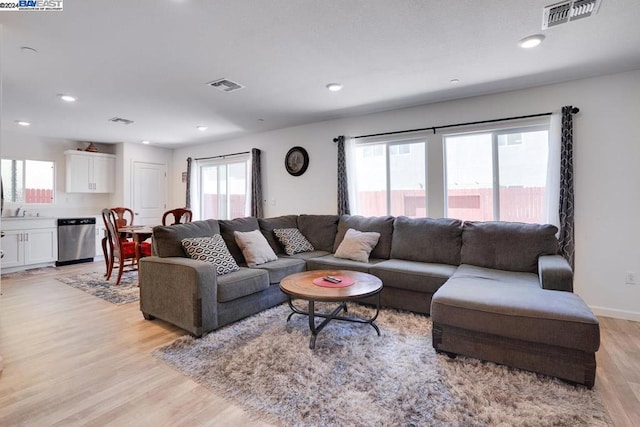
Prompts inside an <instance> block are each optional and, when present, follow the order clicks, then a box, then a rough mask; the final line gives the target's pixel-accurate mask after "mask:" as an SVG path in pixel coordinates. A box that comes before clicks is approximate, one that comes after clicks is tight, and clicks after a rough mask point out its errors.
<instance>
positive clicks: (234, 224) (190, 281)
mask: <svg viewBox="0 0 640 427" xmlns="http://www.w3.org/2000/svg"><path fill="white" fill-rule="evenodd" d="M291 228H293V229H298V230H299V231H300V232H301V233H302V235H303V236H304V237H305V238H306V240H308V242H309V243H310V244H311V245H312V246H313V249H314V250H312V251H311V250H309V251H305V252H300V253H293V254H290V255H287V254H286V253H285V250H284V247H283V246H282V244H281V243H280V242H279V240H278V238H276V236H275V234H274V230H277V229H291ZM349 229H353V230H358V231H360V232H375V233H378V234H379V239H378V241H377V244H376V245H375V247H373V249H372V250H371V252H370V257H369V259H368V261H367V262H364V261H355V260H353V259H345V258H342V257H337V256H336V251H337V250H338V248H339V247H340V245H341V243H342V242H343V240H344V239H345V235H346V234H347V231H348V230H349ZM254 230H260V232H261V233H262V234H263V235H264V237H265V239H266V241H267V242H268V243H269V246H270V247H271V248H272V249H273V252H274V253H275V254H276V255H277V259H275V260H273V261H270V262H265V263H262V264H260V265H252V266H249V265H248V264H247V261H246V259H245V257H244V256H243V252H242V249H241V248H240V247H239V245H238V244H237V242H236V240H235V237H234V236H235V232H236V231H237V232H250V231H254ZM556 231H557V229H556V228H555V227H554V226H551V225H539V224H521V223H509V222H465V223H462V222H461V221H459V220H456V219H430V218H417V219H415V218H407V217H391V216H385V217H362V216H349V215H342V216H337V215H286V216H280V217H276V218H266V219H256V218H252V217H248V218H238V219H234V220H212V219H209V220H204V221H195V222H192V223H187V224H178V225H173V226H159V227H155V228H154V234H153V256H151V257H146V258H143V259H142V260H141V262H140V272H139V274H140V282H141V288H140V308H141V311H142V312H143V315H144V317H145V318H147V319H153V318H154V317H157V318H159V319H162V320H165V321H168V322H170V323H172V324H175V325H177V326H179V327H181V328H183V329H185V330H187V331H188V332H190V333H191V334H193V335H195V336H201V335H202V334H204V333H206V332H209V331H212V330H215V329H217V328H219V327H221V326H224V325H226V324H228V323H231V322H234V321H236V320H239V319H241V318H244V317H247V316H250V315H252V314H254V313H257V312H259V311H262V310H264V309H267V308H269V307H273V306H276V305H278V304H280V303H282V302H284V301H286V299H287V297H286V295H284V294H283V293H282V292H281V291H280V289H279V286H278V285H279V282H280V280H282V278H284V277H286V276H288V275H290V274H293V273H297V272H301V271H305V270H318V269H346V270H356V271H362V272H366V273H370V274H373V275H375V276H377V277H380V278H381V279H382V281H383V284H384V288H383V291H382V293H381V304H382V305H383V306H386V307H391V308H396V309H402V310H409V311H413V312H418V313H423V314H430V315H431V317H432V321H433V346H434V348H435V349H436V350H437V351H440V352H445V353H447V354H449V355H455V354H461V355H467V356H472V357H476V358H479V359H483V360H488V361H493V362H497V363H502V364H506V365H509V366H514V367H518V368H522V369H527V370H531V371H535V372H539V373H543V374H548V375H552V376H556V377H559V378H562V379H565V380H568V381H572V382H575V383H581V384H585V385H587V386H588V387H591V386H593V382H594V378H595V352H596V351H597V349H598V347H599V343H600V337H599V325H598V320H597V318H596V317H595V316H594V315H593V313H591V310H590V309H589V308H588V306H587V305H586V304H585V303H584V302H583V301H582V300H581V299H580V297H579V296H577V295H575V294H573V293H572V290H573V274H572V271H571V268H570V267H569V265H568V263H567V262H566V261H565V260H564V259H563V258H562V257H561V256H559V255H557V252H558V243H557V240H556V238H555V233H556ZM214 234H219V235H221V236H222V239H223V240H224V243H225V244H226V246H227V248H228V250H229V252H230V254H231V256H232V257H233V258H234V260H235V261H236V262H237V264H238V265H239V266H240V268H239V270H238V271H234V272H231V273H229V274H224V275H217V274H216V268H215V265H213V264H211V263H207V262H203V261H198V260H194V259H191V258H190V257H189V256H188V255H187V253H186V252H185V250H184V249H183V246H182V244H181V242H182V239H185V238H194V237H207V236H212V235H214ZM364 302H366V301H364Z"/></svg>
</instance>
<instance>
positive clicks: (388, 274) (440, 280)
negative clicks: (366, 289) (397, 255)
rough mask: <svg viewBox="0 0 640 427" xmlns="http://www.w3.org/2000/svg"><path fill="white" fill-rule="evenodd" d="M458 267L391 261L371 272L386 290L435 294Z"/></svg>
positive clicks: (373, 268)
mask: <svg viewBox="0 0 640 427" xmlns="http://www.w3.org/2000/svg"><path fill="white" fill-rule="evenodd" d="M455 271H456V266H454V265H448V264H431V263H425V262H416V261H406V260H401V259H389V260H386V261H382V262H381V263H379V264H376V265H374V266H372V267H371V269H370V270H369V272H370V273H371V274H373V275H375V276H377V277H379V278H380V279H381V280H382V283H384V287H385V288H389V287H391V288H398V289H406V290H409V291H416V292H426V293H431V294H432V293H434V292H435V291H437V290H438V289H439V288H440V286H442V285H443V284H444V283H445V282H446V281H447V280H449V278H450V277H451V276H452V275H453V274H454V273H455Z"/></svg>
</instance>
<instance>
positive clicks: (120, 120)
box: [109, 117, 133, 125]
mask: <svg viewBox="0 0 640 427" xmlns="http://www.w3.org/2000/svg"><path fill="white" fill-rule="evenodd" d="M109 121H110V122H113V123H122V124H123V125H130V124H131V123H133V120H128V119H123V118H122V117H112V118H110V119H109Z"/></svg>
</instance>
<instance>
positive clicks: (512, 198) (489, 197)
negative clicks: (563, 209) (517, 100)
mask: <svg viewBox="0 0 640 427" xmlns="http://www.w3.org/2000/svg"><path fill="white" fill-rule="evenodd" d="M443 140H444V154H445V193H446V200H445V202H446V207H445V209H446V216H447V217H450V218H459V219H463V220H476V221H492V220H493V221H518V222H527V223H544V222H546V220H547V218H546V212H545V197H546V192H547V188H546V186H547V185H546V183H547V176H548V174H547V164H548V159H549V125H548V124H539V125H535V126H527V127H512V128H501V129H492V130H485V131H477V132H471V133H463V134H449V135H444V137H443Z"/></svg>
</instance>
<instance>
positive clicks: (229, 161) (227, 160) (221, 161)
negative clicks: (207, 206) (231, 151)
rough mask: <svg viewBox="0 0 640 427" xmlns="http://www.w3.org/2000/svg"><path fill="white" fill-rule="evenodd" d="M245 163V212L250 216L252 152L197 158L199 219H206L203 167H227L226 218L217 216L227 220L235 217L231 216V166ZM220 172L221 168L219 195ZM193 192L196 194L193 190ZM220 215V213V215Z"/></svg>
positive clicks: (196, 177)
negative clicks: (231, 155)
mask: <svg viewBox="0 0 640 427" xmlns="http://www.w3.org/2000/svg"><path fill="white" fill-rule="evenodd" d="M242 163H244V165H245V207H244V214H245V216H249V215H250V205H249V201H250V198H251V154H250V153H247V154H238V155H234V156H233V157H222V158H215V159H203V160H197V161H196V164H195V168H194V169H195V180H194V181H195V184H196V185H195V196H196V198H197V200H196V202H197V209H196V212H197V216H198V219H204V216H205V215H204V203H203V202H204V200H203V197H204V194H203V192H202V188H203V181H202V180H203V173H202V170H203V168H206V167H213V166H215V167H220V166H225V168H226V174H227V179H226V193H225V194H226V196H227V201H226V203H225V207H224V211H225V218H221V217H219V218H216V219H222V220H226V219H233V218H231V216H232V215H231V203H230V194H229V183H230V180H229V179H228V177H229V166H230V165H235V164H242ZM219 178H220V174H219V169H218V176H217V186H216V187H217V188H216V191H217V192H218V193H217V194H218V195H219V194H220V193H219V190H220V179H219ZM191 194H194V193H193V192H192V193H191ZM194 207H195V206H194ZM220 210H221V209H220V205H219V206H218V212H220ZM196 212H194V214H195V213H196ZM218 216H220V215H218Z"/></svg>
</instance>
